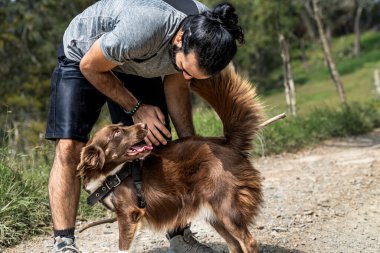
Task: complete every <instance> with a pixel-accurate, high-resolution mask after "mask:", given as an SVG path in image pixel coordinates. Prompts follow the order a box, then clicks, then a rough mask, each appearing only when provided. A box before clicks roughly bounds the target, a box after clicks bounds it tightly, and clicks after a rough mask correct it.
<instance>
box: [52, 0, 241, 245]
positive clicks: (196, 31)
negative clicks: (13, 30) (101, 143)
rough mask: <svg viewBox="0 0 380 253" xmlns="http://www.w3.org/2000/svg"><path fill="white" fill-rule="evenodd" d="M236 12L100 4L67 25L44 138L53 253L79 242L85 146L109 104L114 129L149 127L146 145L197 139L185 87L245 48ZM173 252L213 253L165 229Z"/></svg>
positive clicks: (167, 0) (107, 0) (185, 0)
mask: <svg viewBox="0 0 380 253" xmlns="http://www.w3.org/2000/svg"><path fill="white" fill-rule="evenodd" d="M234 11H235V10H234V8H233V7H232V6H231V5H229V4H221V5H218V6H216V7H215V8H214V9H213V10H212V11H208V10H207V8H206V7H205V6H204V5H202V4H201V3H199V2H197V1H196V0H179V1H173V0H150V1H143V0H140V1H138V0H102V1H98V2H96V3H95V4H94V5H92V6H90V7H88V8H87V9H86V10H84V11H83V12H82V13H81V14H79V15H78V16H77V17H75V18H74V19H73V20H72V22H71V23H70V25H69V26H68V28H67V30H66V32H65V34H64V37H63V46H62V47H61V48H60V50H59V54H58V66H57V68H56V69H55V70H54V73H53V75H52V89H51V102H50V110H49V116H48V124H47V130H46V138H47V139H50V140H55V141H56V153H55V158H54V162H53V165H52V169H51V172H50V178H49V200H50V208H51V215H52V220H53V228H54V238H55V244H54V251H55V252H80V251H79V250H78V249H77V248H76V246H75V243H74V227H75V219H76V214H77V208H78V201H79V193H80V180H79V178H78V177H76V167H77V164H78V162H79V155H80V151H81V148H82V147H83V146H84V144H85V142H87V140H88V138H89V133H90V132H91V129H92V127H93V125H94V123H95V122H96V120H97V119H98V117H99V113H100V110H101V107H102V106H103V105H104V103H105V102H107V104H108V107H109V111H110V114H111V118H112V122H114V123H119V122H122V123H124V124H128V125H130V124H133V123H137V122H144V123H146V124H147V126H148V128H149V134H148V135H147V137H146V138H145V141H146V142H147V143H148V144H153V145H160V144H162V145H165V144H166V143H167V139H170V138H171V135H170V128H169V116H168V114H170V117H171V119H172V121H173V124H174V126H175V128H176V130H177V132H178V135H179V137H185V136H190V135H193V134H194V127H193V124H192V119H191V118H192V117H191V103H190V92H189V87H188V82H187V81H188V80H190V79H191V78H196V79H204V78H209V77H211V76H212V75H214V74H216V73H217V72H219V71H220V70H222V69H223V68H224V67H225V66H226V65H227V64H228V63H229V62H230V61H231V60H232V57H233V56H234V55H235V53H236V50H237V46H236V41H238V42H240V43H243V42H244V35H243V33H242V30H241V27H240V26H238V24H237V23H238V18H237V16H236V14H235V13H234ZM167 237H168V238H169V241H170V248H169V252H184V251H186V252H213V251H212V250H211V249H210V248H208V247H206V246H204V245H202V244H200V243H199V242H197V241H196V240H195V239H194V238H193V237H192V233H191V231H190V229H189V228H188V227H186V228H178V229H176V230H175V231H171V232H168V235H167Z"/></svg>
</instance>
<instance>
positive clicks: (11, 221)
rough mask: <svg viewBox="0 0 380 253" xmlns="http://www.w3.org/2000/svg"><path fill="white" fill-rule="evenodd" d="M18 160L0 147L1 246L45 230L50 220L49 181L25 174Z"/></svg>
mask: <svg viewBox="0 0 380 253" xmlns="http://www.w3.org/2000/svg"><path fill="white" fill-rule="evenodd" d="M9 157H12V159H9ZM18 159H19V158H14V157H13V155H12V154H10V152H9V151H8V150H6V149H3V150H0V175H1V176H0V196H1V197H0V249H1V248H2V247H6V246H10V245H13V244H15V243H17V242H19V241H20V240H22V239H24V238H25V237H27V236H30V235H36V234H40V233H43V232H44V230H45V228H46V224H49V222H50V217H49V212H48V210H49V208H48V201H47V191H46V190H47V187H46V184H44V183H43V182H42V181H40V180H35V178H37V175H34V176H32V175H29V176H26V174H28V170H27V168H25V170H23V169H22V168H21V167H20V166H19V165H20V163H19V161H20V160H18Z"/></svg>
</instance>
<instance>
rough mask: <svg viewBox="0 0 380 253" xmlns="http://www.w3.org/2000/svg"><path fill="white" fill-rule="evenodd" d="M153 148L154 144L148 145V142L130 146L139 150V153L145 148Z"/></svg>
mask: <svg viewBox="0 0 380 253" xmlns="http://www.w3.org/2000/svg"><path fill="white" fill-rule="evenodd" d="M152 149H153V147H152V146H150V145H146V144H138V145H134V146H132V147H131V148H130V150H132V151H135V152H138V153H140V152H143V151H145V150H152Z"/></svg>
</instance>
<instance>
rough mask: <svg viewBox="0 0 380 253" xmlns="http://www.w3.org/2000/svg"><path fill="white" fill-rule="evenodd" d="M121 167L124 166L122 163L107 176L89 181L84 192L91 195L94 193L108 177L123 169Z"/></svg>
mask: <svg viewBox="0 0 380 253" xmlns="http://www.w3.org/2000/svg"><path fill="white" fill-rule="evenodd" d="M123 166H124V163H122V164H120V165H118V166H116V167H115V168H114V169H113V170H111V171H110V172H109V173H108V174H106V175H101V176H99V177H97V178H96V179H93V180H90V181H89V182H88V183H87V185H86V190H87V191H89V192H90V194H91V193H93V192H94V191H96V189H98V188H99V187H100V186H101V185H102V184H103V183H104V181H105V180H106V178H107V177H108V176H111V175H115V174H116V173H117V172H119V171H120V170H121V168H123Z"/></svg>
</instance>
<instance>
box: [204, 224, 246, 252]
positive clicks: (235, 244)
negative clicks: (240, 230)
mask: <svg viewBox="0 0 380 253" xmlns="http://www.w3.org/2000/svg"><path fill="white" fill-rule="evenodd" d="M210 224H211V226H213V228H214V229H215V230H216V232H218V233H219V235H220V236H222V237H223V238H224V240H226V242H227V246H228V250H229V252H230V253H243V250H242V248H241V247H240V243H239V241H238V240H236V239H235V237H233V236H232V235H231V234H230V233H229V232H228V231H227V229H226V228H225V227H224V225H223V224H222V223H220V222H219V221H212V222H210Z"/></svg>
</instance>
